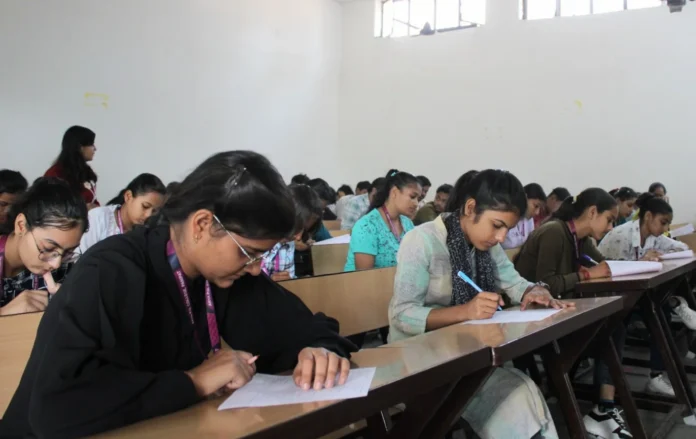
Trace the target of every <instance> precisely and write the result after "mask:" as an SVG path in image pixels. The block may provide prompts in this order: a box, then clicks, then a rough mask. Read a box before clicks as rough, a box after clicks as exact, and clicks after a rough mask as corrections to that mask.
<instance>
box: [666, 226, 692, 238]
mask: <svg viewBox="0 0 696 439" xmlns="http://www.w3.org/2000/svg"><path fill="white" fill-rule="evenodd" d="M694 231H695V230H694V225H693V224H687V225H685V226H682V227H679V228H678V229H674V230H670V231H669V236H671V237H672V238H676V237H678V236H684V235H688V234H690V233H694Z"/></svg>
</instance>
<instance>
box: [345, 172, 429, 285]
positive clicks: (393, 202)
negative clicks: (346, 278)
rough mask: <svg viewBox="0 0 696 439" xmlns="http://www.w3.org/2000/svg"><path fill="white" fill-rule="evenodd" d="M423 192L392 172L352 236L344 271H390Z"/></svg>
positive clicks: (412, 181) (414, 182) (412, 180)
mask: <svg viewBox="0 0 696 439" xmlns="http://www.w3.org/2000/svg"><path fill="white" fill-rule="evenodd" d="M422 191H423V189H422V188H421V185H420V183H418V180H417V179H416V177H414V176H413V175H411V174H409V173H406V172H399V171H397V170H396V169H392V170H391V171H389V173H388V174H387V177H386V180H385V182H384V184H383V185H381V186H380V187H379V189H378V190H377V192H376V193H375V196H374V197H373V198H372V202H371V203H370V210H369V211H368V213H367V214H366V215H365V216H363V217H362V218H360V220H358V222H357V223H355V226H354V227H353V231H352V233H351V238H350V247H349V248H348V258H347V259H346V265H345V268H344V270H345V271H355V270H369V269H371V268H384V267H393V266H394V265H396V253H397V251H399V244H400V243H401V239H402V238H403V237H404V235H405V234H406V233H407V232H408V231H410V230H411V229H413V222H412V221H411V218H413V217H414V215H415V214H416V212H417V210H418V198H419V197H420V196H421V195H422Z"/></svg>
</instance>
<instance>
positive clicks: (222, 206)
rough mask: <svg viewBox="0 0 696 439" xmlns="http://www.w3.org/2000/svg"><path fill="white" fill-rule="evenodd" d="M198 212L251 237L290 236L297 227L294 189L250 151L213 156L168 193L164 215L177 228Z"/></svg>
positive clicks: (262, 157) (274, 237)
mask: <svg viewBox="0 0 696 439" xmlns="http://www.w3.org/2000/svg"><path fill="white" fill-rule="evenodd" d="M200 209H207V210H210V211H211V212H213V213H214V214H215V215H216V216H217V217H218V219H219V220H220V221H221V222H222V224H223V226H224V227H225V228H226V229H227V230H229V231H231V232H234V233H237V234H239V235H241V236H244V237H246V238H249V239H278V240H280V239H284V238H288V237H290V236H291V235H292V232H293V229H294V227H295V206H294V202H293V199H292V194H291V192H290V189H289V188H288V186H286V185H285V182H284V181H283V178H282V177H281V176H280V174H279V173H278V170H277V169H276V168H275V167H274V166H273V165H272V164H271V163H270V162H269V161H268V159H267V158H266V157H264V156H262V155H261V154H258V153H255V152H252V151H228V152H221V153H218V154H215V155H213V156H211V157H209V158H208V159H207V160H205V161H204V162H203V163H201V164H200V165H199V166H198V167H197V168H196V169H195V170H194V171H193V172H191V173H190V174H189V175H188V176H187V177H186V178H185V179H184V181H182V182H181V185H180V186H179V188H178V189H177V190H176V191H174V192H173V193H172V194H171V195H170V197H169V199H168V200H167V202H166V203H165V204H164V207H163V208H162V216H163V217H164V218H165V219H166V220H168V221H169V222H170V223H174V224H178V223H182V222H184V221H185V220H186V219H187V218H188V217H189V216H190V215H191V214H192V213H194V212H196V211H197V210H200Z"/></svg>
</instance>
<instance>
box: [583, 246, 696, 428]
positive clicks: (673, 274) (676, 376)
mask: <svg viewBox="0 0 696 439" xmlns="http://www.w3.org/2000/svg"><path fill="white" fill-rule="evenodd" d="M694 270H696V258H691V259H681V260H673V261H665V262H663V269H662V271H659V272H655V273H645V274H639V275H634V276H622V277H616V278H607V279H593V280H591V281H586V282H581V283H579V284H577V285H576V287H575V292H576V294H577V295H578V296H580V297H591V296H607V295H615V294H620V295H622V296H624V299H625V300H624V308H625V310H624V313H623V314H624V315H626V316H627V315H628V314H630V312H631V311H632V310H633V308H634V306H635V304H636V303H637V304H638V306H640V307H641V309H642V311H643V318H644V319H645V323H646V324H647V326H648V329H649V331H650V334H651V336H652V337H653V339H654V340H655V343H656V345H657V347H658V349H659V350H660V354H661V355H662V358H663V360H664V362H665V366H666V368H667V374H668V375H669V379H670V381H671V383H672V386H673V388H674V392H675V394H676V397H677V398H676V400H677V401H678V402H679V404H681V406H677V407H675V410H676V411H681V413H682V415H683V416H684V417H685V419H686V418H687V417H689V419H690V421H692V419H693V417H694V407H696V399H695V398H694V393H693V390H692V389H691V385H690V383H689V379H688V376H687V374H686V370H685V369H684V363H683V362H682V359H681V356H680V354H679V351H678V349H677V346H676V343H675V341H674V338H673V337H672V331H671V328H670V326H669V324H668V323H667V320H666V319H665V316H664V313H663V312H662V304H663V303H664V302H665V301H666V300H667V299H668V298H669V297H670V296H671V295H672V293H673V292H674V291H675V290H677V289H681V294H683V295H684V297H685V298H686V299H687V301H688V302H689V306H691V307H694V306H695V305H696V300H694V297H693V293H692V291H691V286H690V283H689V280H690V278H691V275H692V273H693V271H694ZM612 363H613V361H612ZM607 364H609V362H608V363H607ZM610 367H612V368H613V367H614V366H610ZM619 367H620V365H619ZM615 384H616V383H615ZM620 387H621V386H619V385H617V392H618V393H619V394H620V397H621V399H622V401H623V400H624V398H625V397H627V395H626V394H627V393H630V392H629V391H628V389H626V390H622V389H620ZM631 398H632V397H631ZM653 398H654V396H652V395H645V396H644V399H653ZM634 409H635V408H633V407H626V406H624V410H625V412H626V415H627V418H628V417H633V416H637V409H636V413H635V414H634V413H629V412H633V410H634ZM675 410H673V411H672V413H670V415H669V416H668V417H667V420H668V421H669V422H672V421H673V414H674V412H675ZM692 422H693V421H692ZM668 431H669V430H668V427H666V426H663V427H662V428H660V429H659V433H660V434H659V435H658V436H660V435H663V434H665V435H666V434H667V433H668ZM634 436H635V435H634Z"/></svg>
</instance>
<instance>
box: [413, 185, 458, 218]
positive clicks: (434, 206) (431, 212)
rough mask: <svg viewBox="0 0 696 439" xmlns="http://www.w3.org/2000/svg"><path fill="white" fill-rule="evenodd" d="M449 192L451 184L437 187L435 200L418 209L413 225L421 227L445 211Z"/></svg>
mask: <svg viewBox="0 0 696 439" xmlns="http://www.w3.org/2000/svg"><path fill="white" fill-rule="evenodd" d="M451 191H452V185H451V184H443V185H442V186H440V187H438V188H437V192H436V193H435V200H434V201H431V202H429V203H425V206H423V207H421V208H420V209H418V213H416V217H415V218H414V220H413V223H414V224H415V225H421V224H423V223H427V222H429V221H433V220H434V219H435V218H437V216H438V215H440V214H441V213H442V212H444V211H445V208H446V207H447V202H448V201H449V195H450V192H451Z"/></svg>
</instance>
